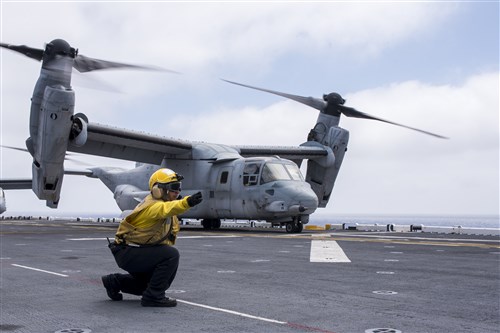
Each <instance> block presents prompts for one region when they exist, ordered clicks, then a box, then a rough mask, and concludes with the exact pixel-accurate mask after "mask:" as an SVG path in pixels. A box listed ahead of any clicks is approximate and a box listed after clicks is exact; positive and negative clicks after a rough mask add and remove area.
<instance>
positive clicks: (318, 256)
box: [309, 240, 351, 263]
mask: <svg viewBox="0 0 500 333" xmlns="http://www.w3.org/2000/svg"><path fill="white" fill-rule="evenodd" d="M309 261H310V262H333V263H336V262H351V260H349V258H348V257H347V256H346V254H345V253H344V251H343V250H342V248H341V247H340V246H339V245H338V244H337V242H336V241H333V240H312V241H311V255H310V259H309Z"/></svg>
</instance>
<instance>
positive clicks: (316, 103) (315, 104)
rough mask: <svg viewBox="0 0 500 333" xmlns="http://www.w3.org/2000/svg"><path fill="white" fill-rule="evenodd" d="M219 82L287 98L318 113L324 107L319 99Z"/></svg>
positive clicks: (324, 103) (323, 102) (324, 104)
mask: <svg viewBox="0 0 500 333" xmlns="http://www.w3.org/2000/svg"><path fill="white" fill-rule="evenodd" d="M221 80H222V81H225V82H227V83H232V84H236V85H238V86H242V87H246V88H250V89H255V90H260V91H264V92H268V93H271V94H274V95H278V96H281V97H285V98H289V99H291V100H294V101H296V102H299V103H302V104H305V105H307V106H310V107H312V108H315V109H316V110H319V111H321V110H323V109H324V108H325V107H326V102H325V101H323V100H322V99H319V98H314V97H303V96H297V95H291V94H285V93H282V92H279V91H274V90H269V89H264V88H258V87H253V86H249V85H246V84H242V83H238V82H233V81H229V80H225V79H221Z"/></svg>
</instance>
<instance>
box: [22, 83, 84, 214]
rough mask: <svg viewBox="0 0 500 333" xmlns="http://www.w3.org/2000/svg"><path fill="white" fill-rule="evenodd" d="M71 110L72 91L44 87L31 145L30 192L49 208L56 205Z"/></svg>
mask: <svg viewBox="0 0 500 333" xmlns="http://www.w3.org/2000/svg"><path fill="white" fill-rule="evenodd" d="M74 107H75V93H74V91H73V90H71V89H67V88H64V87H63V86H54V87H50V86H47V87H46V88H45V92H44V95H43V101H42V104H41V109H40V115H39V125H38V133H37V140H36V143H35V145H34V156H33V165H32V175H33V184H32V189H33V192H35V194H36V196H37V197H38V198H39V199H42V200H47V206H49V207H52V208H56V207H57V204H58V202H59V197H60V192H61V186H62V181H63V176H64V157H65V155H66V150H67V147H68V142H69V137H70V132H71V129H72V126H73V113H74Z"/></svg>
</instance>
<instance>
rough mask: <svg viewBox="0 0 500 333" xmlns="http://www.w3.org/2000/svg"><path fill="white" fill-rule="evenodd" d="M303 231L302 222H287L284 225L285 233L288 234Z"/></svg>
mask: <svg viewBox="0 0 500 333" xmlns="http://www.w3.org/2000/svg"><path fill="white" fill-rule="evenodd" d="M303 229H304V225H303V224H302V222H288V223H287V224H286V232H288V233H296V234H298V233H300V232H302V230H303Z"/></svg>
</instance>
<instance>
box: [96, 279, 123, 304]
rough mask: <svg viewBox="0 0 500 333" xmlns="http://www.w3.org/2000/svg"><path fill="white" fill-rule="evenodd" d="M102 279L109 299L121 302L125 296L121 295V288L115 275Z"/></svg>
mask: <svg viewBox="0 0 500 333" xmlns="http://www.w3.org/2000/svg"><path fill="white" fill-rule="evenodd" d="M101 279H102V284H103V285H104V288H106V292H107V294H108V297H109V298H111V299H112V300H113V301H121V300H122V299H123V295H122V294H121V293H120V287H119V285H118V281H117V280H116V277H115V276H114V274H109V275H104V276H102V277H101Z"/></svg>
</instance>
